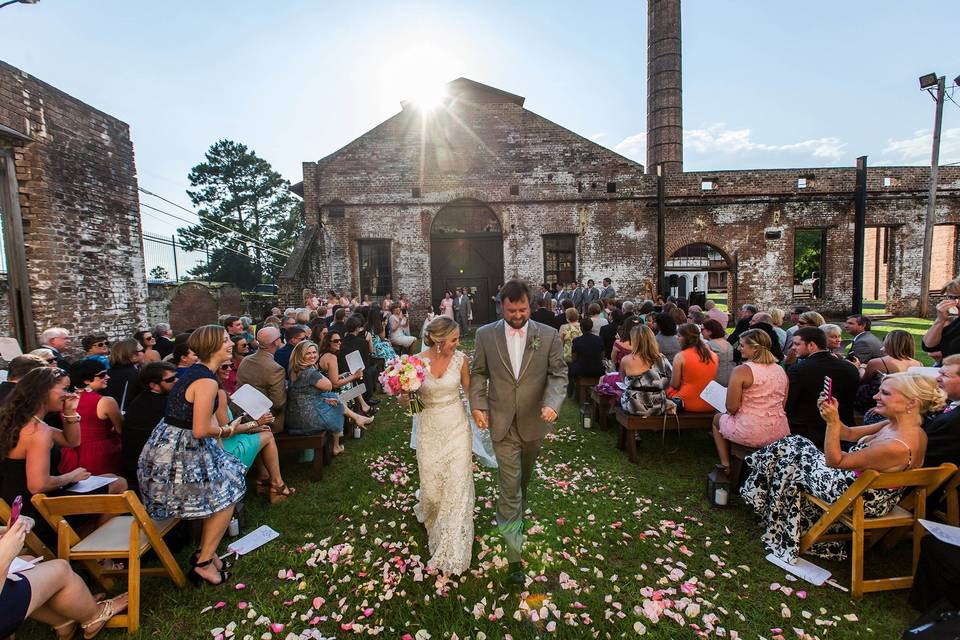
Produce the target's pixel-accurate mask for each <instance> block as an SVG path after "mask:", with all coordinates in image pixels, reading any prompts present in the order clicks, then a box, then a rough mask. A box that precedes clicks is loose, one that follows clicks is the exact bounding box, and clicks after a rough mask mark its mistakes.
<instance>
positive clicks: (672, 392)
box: [667, 322, 718, 413]
mask: <svg viewBox="0 0 960 640" xmlns="http://www.w3.org/2000/svg"><path fill="white" fill-rule="evenodd" d="M677 333H678V335H679V338H680V353H678V354H677V355H676V356H674V358H673V374H672V376H671V378H670V388H669V389H667V395H668V396H669V397H670V398H672V399H673V400H674V401H677V400H679V401H680V402H679V403H678V406H679V408H680V409H682V410H683V411H689V412H692V413H713V412H714V411H715V409H714V408H713V406H712V405H711V404H710V403H709V402H707V401H706V400H704V399H703V398H701V397H700V394H701V393H703V390H704V389H706V388H707V385H708V384H710V382H711V381H713V379H714V378H715V377H717V367H718V358H717V354H715V353H714V352H713V351H711V350H710V347H708V346H707V344H706V343H705V342H704V341H703V339H702V338H701V336H700V329H699V327H697V325H695V324H691V323H689V322H688V323H686V324H682V325H680V327H679V329H678V330H677Z"/></svg>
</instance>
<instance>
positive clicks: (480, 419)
mask: <svg viewBox="0 0 960 640" xmlns="http://www.w3.org/2000/svg"><path fill="white" fill-rule="evenodd" d="M471 413H472V414H473V421H474V422H476V423H477V427H478V428H480V429H486V428H487V427H488V426H489V424H488V423H487V412H486V411H482V410H481V409H474V410H473V411H471Z"/></svg>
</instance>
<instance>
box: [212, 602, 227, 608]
mask: <svg viewBox="0 0 960 640" xmlns="http://www.w3.org/2000/svg"><path fill="white" fill-rule="evenodd" d="M225 606H227V603H226V602H224V601H223V600H221V601H220V602H218V603H217V604H215V605H213V608H214V609H223V608H224V607H225Z"/></svg>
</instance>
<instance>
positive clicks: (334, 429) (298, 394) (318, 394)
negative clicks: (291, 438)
mask: <svg viewBox="0 0 960 640" xmlns="http://www.w3.org/2000/svg"><path fill="white" fill-rule="evenodd" d="M374 315H376V314H374ZM319 359H320V351H319V349H318V348H317V345H315V344H314V343H312V342H310V341H309V340H305V341H304V342H301V343H300V344H298V345H297V348H296V349H294V352H293V354H292V355H291V356H290V390H289V392H288V399H287V433H290V434H291V435H302V436H309V435H316V434H318V433H321V432H323V431H326V432H328V433H329V434H330V435H331V436H332V437H333V455H335V456H336V455H340V454H341V453H343V451H344V448H343V445H342V444H341V443H340V439H341V437H342V436H343V418H344V414H345V412H346V410H347V409H346V407H345V406H344V405H343V404H342V403H340V401H339V400H338V399H337V394H336V393H335V392H334V391H333V385H332V384H331V383H330V380H329V379H328V378H327V377H325V376H324V375H323V373H321V372H320V370H319V369H318V368H317V362H318V361H319ZM357 418H362V416H357Z"/></svg>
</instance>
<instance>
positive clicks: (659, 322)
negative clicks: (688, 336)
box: [653, 312, 680, 362]
mask: <svg viewBox="0 0 960 640" xmlns="http://www.w3.org/2000/svg"><path fill="white" fill-rule="evenodd" d="M653 329H654V330H655V331H656V332H657V347H658V349H659V352H660V353H662V354H663V355H664V356H666V357H667V359H669V360H670V362H673V359H674V357H676V355H677V354H678V353H680V339H679V338H678V337H677V323H676V322H674V321H673V316H671V315H670V313H669V312H666V313H664V312H661V313H658V314H656V315H655V316H654V319H653Z"/></svg>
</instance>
